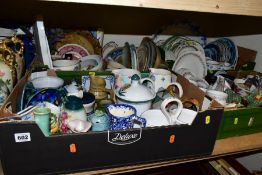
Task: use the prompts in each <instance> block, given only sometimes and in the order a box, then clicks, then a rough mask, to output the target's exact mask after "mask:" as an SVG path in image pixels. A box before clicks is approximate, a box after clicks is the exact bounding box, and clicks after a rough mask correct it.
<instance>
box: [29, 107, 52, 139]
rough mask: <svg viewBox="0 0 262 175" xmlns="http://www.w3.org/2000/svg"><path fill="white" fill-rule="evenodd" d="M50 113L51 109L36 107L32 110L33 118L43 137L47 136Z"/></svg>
mask: <svg viewBox="0 0 262 175" xmlns="http://www.w3.org/2000/svg"><path fill="white" fill-rule="evenodd" d="M50 113H51V109H49V108H46V107H38V108H36V109H34V110H33V114H34V118H35V122H36V124H37V125H38V126H39V128H40V129H41V131H42V132H43V134H44V135H45V136H49V135H50V132H49V120H50V119H49V115H50Z"/></svg>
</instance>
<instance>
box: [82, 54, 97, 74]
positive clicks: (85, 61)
mask: <svg viewBox="0 0 262 175" xmlns="http://www.w3.org/2000/svg"><path fill="white" fill-rule="evenodd" d="M80 66H81V70H84V71H87V70H90V71H99V70H101V68H102V58H101V56H100V55H89V56H86V57H83V58H81V63H80Z"/></svg>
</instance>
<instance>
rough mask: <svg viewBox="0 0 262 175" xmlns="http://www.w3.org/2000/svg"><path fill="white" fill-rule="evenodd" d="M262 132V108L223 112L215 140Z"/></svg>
mask: <svg viewBox="0 0 262 175" xmlns="http://www.w3.org/2000/svg"><path fill="white" fill-rule="evenodd" d="M260 131H262V108H261V107H258V108H241V109H236V110H230V111H224V113H223V117H222V121H221V124H220V128H219V132H218V135H217V139H223V138H227V137H233V136H240V135H246V134H252V133H256V132H260Z"/></svg>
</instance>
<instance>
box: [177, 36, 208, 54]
mask: <svg viewBox="0 0 262 175" xmlns="http://www.w3.org/2000/svg"><path fill="white" fill-rule="evenodd" d="M188 51H200V52H201V53H202V54H203V55H205V52H204V49H203V47H202V46H201V45H200V44H199V43H198V42H196V41H194V40H186V41H183V43H181V44H180V45H179V46H178V47H177V48H176V51H175V58H177V57H179V55H181V54H182V53H184V52H188Z"/></svg>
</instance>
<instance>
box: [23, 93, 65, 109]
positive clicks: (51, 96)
mask: <svg viewBox="0 0 262 175" xmlns="http://www.w3.org/2000/svg"><path fill="white" fill-rule="evenodd" d="M44 101H47V102H50V103H52V104H55V105H60V104H61V96H60V94H59V91H58V90H57V89H49V88H45V89H41V90H39V91H36V92H35V93H33V94H30V96H29V97H28V98H27V100H26V101H25V102H24V108H26V107H28V106H30V105H36V104H38V103H40V102H44Z"/></svg>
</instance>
